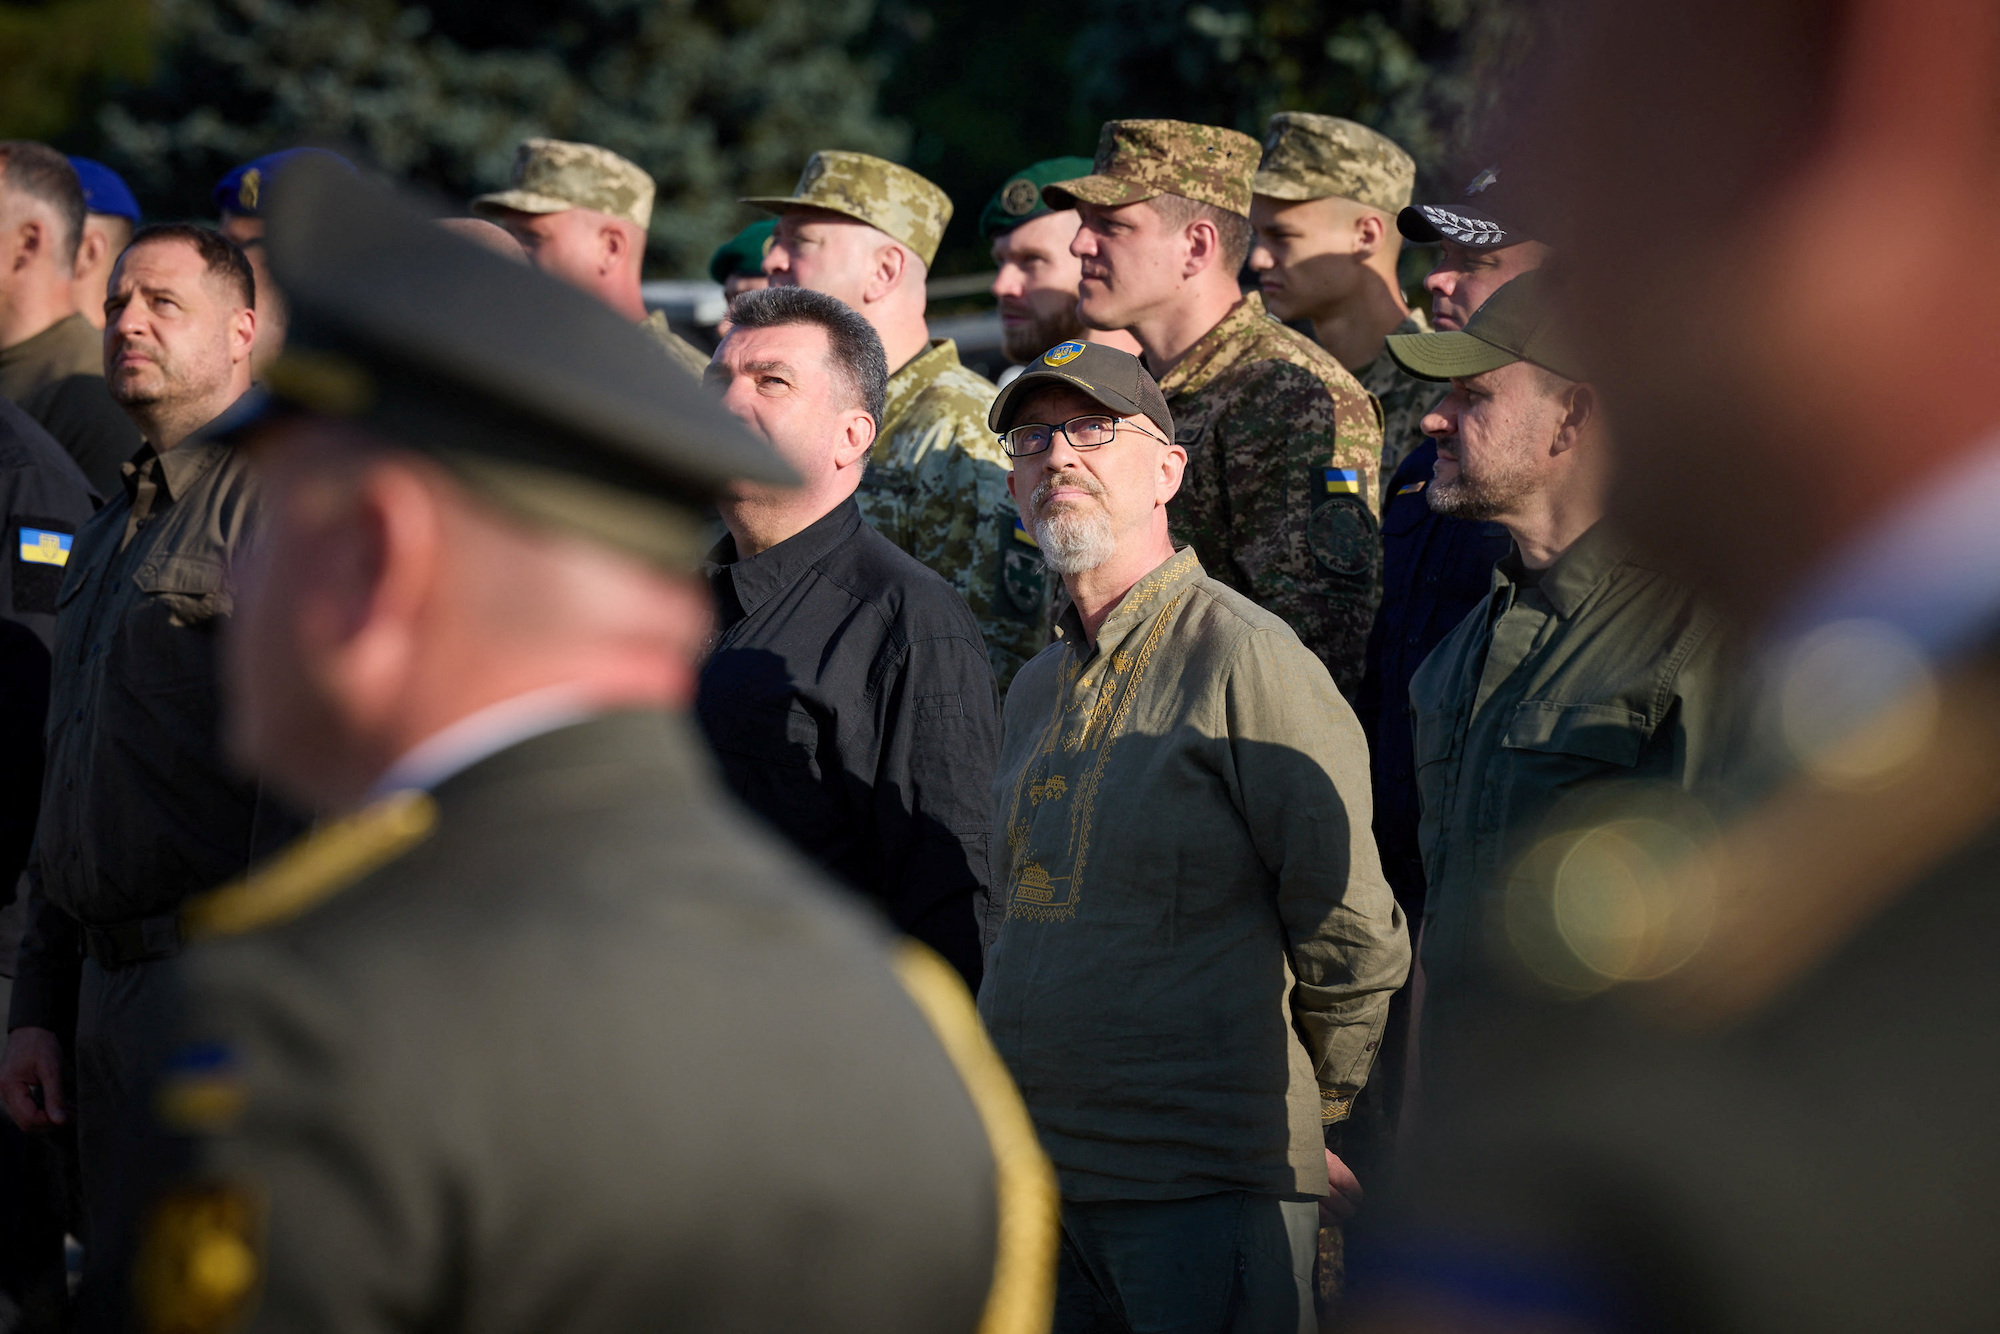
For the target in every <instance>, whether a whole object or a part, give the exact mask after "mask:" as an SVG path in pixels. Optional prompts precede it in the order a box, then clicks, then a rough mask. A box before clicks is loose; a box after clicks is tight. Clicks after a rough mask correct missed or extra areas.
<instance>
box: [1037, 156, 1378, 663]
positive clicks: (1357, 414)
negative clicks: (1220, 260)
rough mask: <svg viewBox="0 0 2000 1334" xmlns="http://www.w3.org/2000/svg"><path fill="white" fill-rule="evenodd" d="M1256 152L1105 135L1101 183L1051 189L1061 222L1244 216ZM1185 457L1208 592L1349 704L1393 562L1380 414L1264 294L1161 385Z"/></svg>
mask: <svg viewBox="0 0 2000 1334" xmlns="http://www.w3.org/2000/svg"><path fill="white" fill-rule="evenodd" d="M1259 151H1260V150H1259V148H1258V144H1257V141H1256V140H1255V139H1252V138H1251V137H1250V136H1249V135H1247V134H1239V133H1238V132H1237V131H1235V130H1225V129H1220V128H1218V127H1216V126H1213V125H1188V124H1184V123H1182V122H1180V121H1171V120H1123V121H1111V122H1110V123H1108V124H1106V125H1105V127H1104V129H1103V132H1102V134H1101V135H1100V136H1099V138H1098V143H1097V160H1096V164H1095V170H1094V171H1093V172H1092V174H1091V175H1089V176H1084V177H1080V178H1078V179H1076V180H1070V181H1059V182H1057V183H1055V184H1053V185H1048V186H1044V187H1043V189H1042V196H1043V198H1045V199H1046V200H1048V202H1049V203H1050V204H1051V205H1053V206H1054V207H1057V208H1069V207H1072V206H1073V202H1074V201H1075V200H1077V199H1082V200H1085V201H1087V202H1089V203H1093V204H1099V205H1102V206H1105V207H1117V206H1119V205H1121V204H1131V203H1137V202H1138V201H1140V200H1142V199H1151V198H1153V197H1154V196H1156V195H1161V194H1176V195H1180V196H1182V197H1183V198H1186V199H1194V200H1198V201H1200V202H1201V203H1205V204H1210V205H1213V206H1215V207H1217V208H1222V209H1227V210H1229V211H1230V212H1233V213H1238V214H1243V215H1245V216H1247V215H1248V214H1249V212H1250V194H1251V189H1250V186H1251V177H1252V175H1253V173H1254V172H1255V170H1256V168H1257V162H1258V156H1259ZM1159 379H1160V389H1161V390H1162V391H1163V392H1164V393H1165V394H1166V396H1167V406H1168V408H1169V409H1171V410H1172V412H1173V417H1174V426H1175V430H1174V438H1175V441H1176V442H1177V443H1179V444H1180V445H1181V446H1182V447H1183V448H1185V449H1186V450H1187V453H1188V463H1187V473H1186V475H1185V476H1184V477H1183V478H1182V480H1181V489H1180V493H1179V494H1178V495H1176V496H1175V497H1174V499H1173V501H1172V503H1170V504H1169V505H1168V506H1167V517H1168V519H1169V521H1170V522H1171V524H1172V527H1173V535H1174V540H1175V542H1176V543H1186V544H1188V545H1190V546H1192V547H1193V548H1194V549H1195V554H1196V555H1197V556H1198V557H1200V559H1201V563H1202V566H1203V568H1204V569H1206V570H1207V571H1208V572H1209V575H1210V577H1212V578H1215V579H1218V580H1220V581H1221V582H1223V583H1225V584H1227V585H1229V587H1231V588H1233V589H1235V590H1236V591H1237V592H1239V593H1241V594H1243V595H1244V596H1246V597H1248V598H1250V599H1251V600H1252V601H1253V602H1255V603H1257V605H1258V606H1260V607H1263V608H1265V609H1266V610H1268V611H1271V612H1274V613H1276V614H1277V615H1278V616H1281V617H1283V618H1284V619H1285V621H1286V622H1288V623H1289V624H1290V625H1291V627H1292V629H1293V631H1294V632H1296V633H1297V635H1298V637H1299V638H1300V639H1301V640H1303V641H1304V642H1305V645H1306V647H1307V648H1309V649H1311V650H1312V651H1313V652H1314V653H1315V654H1317V655H1318V656H1319V659H1320V661H1322V662H1324V663H1325V664H1326V667H1327V670H1328V671H1329V672H1331V673H1332V674H1333V679H1334V681H1335V682H1336V683H1337V684H1338V685H1339V686H1340V688H1341V690H1342V691H1343V692H1345V693H1347V694H1349V695H1351V694H1352V693H1353V691H1354V689H1355V688H1356V687H1357V686H1359V685H1360V683H1361V669H1362V663H1363V657H1364V650H1365V649H1366V647H1367V640H1368V626H1369V623H1370V621H1371V620H1372V619H1373V618H1374V614H1375V591H1376V581H1377V576H1378V574H1379V572H1380V569H1381V563H1382V549H1381V544H1380V543H1379V542H1378V541H1377V540H1376V534H1377V531H1378V529H1377V523H1376V514H1377V511H1378V506H1379V502H1378V500H1377V498H1376V494H1377V482H1376V468H1377V467H1378V466H1379V465H1378V462H1377V460H1378V458H1379V456H1380V454H1381V451H1382V414H1381V409H1380V408H1379V407H1378V406H1377V405H1376V403H1375V401H1374V400H1373V399H1372V398H1370V397H1369V396H1368V391H1367V390H1365V389H1363V388H1362V387H1361V385H1360V384H1359V383H1358V382H1357V381H1356V380H1355V378H1354V377H1353V376H1352V375H1350V374H1348V372H1347V370H1346V369H1345V368H1344V367H1342V366H1341V364H1340V363H1339V362H1338V361H1335V360H1334V359H1333V357H1332V356H1331V355H1330V354H1328V353H1327V352H1326V350H1325V349H1324V348H1322V347H1320V346H1319V344H1317V343H1315V342H1313V341H1312V340H1311V339H1310V338H1307V337H1306V336H1305V335H1304V334H1300V333H1296V332H1294V331H1293V330H1291V329H1288V328H1286V327H1285V326H1284V325H1282V324H1280V323H1278V322H1277V321H1276V320H1274V319H1272V318H1271V317H1270V316H1269V315H1268V314H1266V313H1265V310H1264V298H1263V297H1262V296H1261V295H1259V294H1257V293H1255V292H1253V293H1251V294H1250V295H1248V296H1246V297H1244V298H1243V299H1242V300H1241V301H1240V302H1238V303H1237V304H1236V306H1235V308H1234V309H1232V310H1231V311H1230V312H1229V314H1227V315H1225V316H1224V317H1223V318H1222V321H1221V323H1219V324H1217V325H1216V326H1215V327H1214V328H1213V329H1210V330H1209V331H1208V332H1207V333H1206V334H1204V335H1202V337H1201V339H1200V341H1199V342H1197V343H1196V344H1195V345H1194V346H1193V347H1192V348H1190V349H1188V351H1187V353H1186V355H1184V356H1183V357H1182V358H1181V359H1180V361H1179V362H1178V363H1176V364H1175V365H1174V366H1173V368H1172V369H1170V370H1168V371H1167V372H1166V374H1164V375H1162V376H1160V377H1159Z"/></svg>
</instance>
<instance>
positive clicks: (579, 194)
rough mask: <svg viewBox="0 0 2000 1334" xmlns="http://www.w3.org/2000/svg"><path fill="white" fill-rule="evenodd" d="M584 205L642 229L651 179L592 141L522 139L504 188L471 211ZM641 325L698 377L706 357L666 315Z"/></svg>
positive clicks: (648, 221) (647, 222) (646, 225)
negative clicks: (682, 334)
mask: <svg viewBox="0 0 2000 1334" xmlns="http://www.w3.org/2000/svg"><path fill="white" fill-rule="evenodd" d="M573 208H587V209H589V210H590V211H591V212H593V213H602V214H605V215H606V216H607V217H613V218H618V219H621V220H623V221H625V222H629V223H633V224H634V225H636V226H637V227H638V228H639V230H640V231H641V232H644V231H647V230H648V229H650V228H651V226H652V223H653V178H652V177H651V176H648V175H647V174H646V172H645V170H644V169H643V168H641V167H640V166H639V165H638V164H637V163H635V162H628V161H626V160H625V159H624V158H622V157H620V156H618V154H616V153H614V152H612V151H611V150H610V149H608V148H599V147H598V146H597V145H596V144H573V143H569V142H567V141H565V140H562V139H523V140H522V141H521V144H520V146H519V147H518V148H516V149H515V150H514V169H513V171H512V173H511V174H510V176H509V185H508V188H507V189H505V190H496V191H494V192H493V193H491V194H484V195H480V196H479V197H478V198H477V199H475V200H473V201H472V211H473V212H474V213H477V214H479V215H481V216H482V217H490V216H492V215H493V214H494V213H497V212H502V211H512V212H515V213H567V212H568V211H569V210H570V209H573ZM639 328H640V329H641V330H643V331H644V332H645V333H646V334H647V336H648V337H650V338H652V340H653V341H654V342H656V343H658V344H659V345H660V347H661V348H662V349H663V350H664V351H665V352H666V354H667V356H668V358H669V359H670V360H671V361H672V362H673V363H674V364H675V365H676V366H679V367H681V368H682V369H683V370H686V371H688V372H690V373H692V374H693V375H695V376H696V377H699V376H700V375H701V374H702V372H703V371H705V370H707V369H708V357H707V355H706V354H704V353H703V352H702V351H701V350H700V349H699V348H697V347H695V345H694V344H692V343H690V342H688V341H687V340H686V339H685V338H682V337H681V336H680V335H679V334H677V333H675V332H674V331H673V330H672V329H670V328H668V327H667V317H666V316H665V315H663V314H661V313H660V312H659V311H654V312H653V313H652V314H650V315H648V316H647V317H646V318H645V319H643V320H641V321H640V322H639Z"/></svg>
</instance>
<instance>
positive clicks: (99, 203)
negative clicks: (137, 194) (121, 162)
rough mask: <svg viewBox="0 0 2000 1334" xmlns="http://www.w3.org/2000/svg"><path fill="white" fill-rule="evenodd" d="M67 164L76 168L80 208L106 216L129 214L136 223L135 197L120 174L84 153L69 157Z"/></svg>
mask: <svg viewBox="0 0 2000 1334" xmlns="http://www.w3.org/2000/svg"><path fill="white" fill-rule="evenodd" d="M69 165H70V166H72V167H75V168H76V178H77V180H79V181H81V182H82V183H83V206H84V208H86V209H88V210H89V211H90V212H92V213H102V214H104V215H105V216H106V217H111V218H129V219H131V221H132V223H133V225H134V226H137V225H138V222H139V201H138V200H137V199H135V198H133V197H132V189H131V187H130V186H128V185H126V184H125V181H124V178H123V177H121V176H120V175H119V174H118V173H117V172H115V171H113V170H111V168H109V167H107V166H105V165H104V164H103V163H102V162H97V161H93V160H92V159H90V158H87V157H73V158H71V159H70V160H69Z"/></svg>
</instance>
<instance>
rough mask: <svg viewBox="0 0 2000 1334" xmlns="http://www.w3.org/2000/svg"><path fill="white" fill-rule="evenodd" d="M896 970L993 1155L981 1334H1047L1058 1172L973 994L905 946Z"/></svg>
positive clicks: (930, 957)
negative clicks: (992, 1214) (991, 1243)
mask: <svg viewBox="0 0 2000 1334" xmlns="http://www.w3.org/2000/svg"><path fill="white" fill-rule="evenodd" d="M895 968H896V977H897V979H898V980H899V981H901V982H902V984H903V990H905V991H907V992H908V993H909V994H910V999H911V1000H913V1001H915V1002H916V1006H917V1009H918V1010H920V1011H921V1012H922V1013H923V1016H924V1019H925V1021H926V1022H927V1023H929V1024H930V1027H931V1031H932V1032H933V1033H935V1034H937V1038H938V1041H939V1042H940V1043H941V1044H943V1046H944V1049H945V1054H946V1055H947V1056H949V1057H950V1058H951V1063H952V1065H953V1066H955V1067H956V1068H957V1070H958V1077H959V1079H960V1080H962V1081H963V1082H964V1084H965V1090H966V1092H967V1093H968V1094H970V1095H971V1097H972V1103H973V1106H974V1107H976V1108H977V1109H978V1111H979V1119H980V1121H981V1122H982V1123H983V1124H984V1125H985V1127H986V1139H987V1142H988V1143H989V1144H990V1145H991V1146H992V1149H993V1174H994V1195H995V1197H996V1198H997V1199H998V1201H999V1206H1000V1226H999V1228H998V1231H997V1234H996V1245H995V1250H994V1256H993V1284H992V1286H991V1287H990V1288H988V1289H987V1292H986V1309H985V1310H984V1311H983V1312H982V1313H981V1314H980V1317H979V1334H1047V1331H1048V1329H1049V1325H1050V1322H1051V1320H1052V1318H1053V1316H1054V1311H1055V1284H1056V1238H1057V1235H1058V1234H1057V1230H1056V1229H1057V1227H1058V1226H1059V1224H1058V1222H1057V1193H1056V1173H1055V1169H1054V1168H1053V1167H1051V1166H1050V1165H1049V1160H1048V1157H1047V1156H1046V1155H1045V1154H1043V1152H1042V1145H1041V1141H1040V1140H1038V1139H1037V1138H1036V1137H1035V1126H1034V1123H1033V1122H1032V1121H1030V1120H1029V1119H1028V1108H1027V1105H1026V1104H1024V1103H1023V1102H1022V1101H1021V1095H1020V1093H1019V1091H1018V1090H1016V1089H1015V1087H1014V1080H1013V1077H1012V1076H1010V1075H1009V1074H1008V1073H1007V1067H1006V1066H1005V1065H1004V1064H1002V1063H1001V1060H1000V1054H999V1053H998V1052H996V1051H994V1050H993V1044H992V1043H991V1042H990V1041H989V1040H988V1039H987V1037H986V1030H985V1028H984V1027H983V1026H981V1024H980V1022H979V1011H978V1010H977V1009H975V1008H974V1007H973V1004H972V995H971V993H970V992H968V991H966V989H965V984H964V983H963V982H961V981H959V978H958V974H957V973H955V972H953V971H952V968H951V965H950V964H948V963H946V962H945V961H944V960H943V959H940V958H939V957H938V956H937V955H936V954H934V953H932V952H931V951H930V950H929V949H928V948H926V947H925V946H923V945H920V944H918V943H917V942H915V941H913V940H906V941H904V942H903V943H902V946H901V947H900V948H899V949H898V950H897V951H896V957H895Z"/></svg>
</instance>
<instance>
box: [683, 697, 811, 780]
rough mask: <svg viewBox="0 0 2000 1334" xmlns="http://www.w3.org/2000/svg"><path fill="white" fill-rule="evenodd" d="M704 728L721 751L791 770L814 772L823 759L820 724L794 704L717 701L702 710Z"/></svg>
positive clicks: (794, 702)
mask: <svg viewBox="0 0 2000 1334" xmlns="http://www.w3.org/2000/svg"><path fill="white" fill-rule="evenodd" d="M701 720H702V726H703V727H704V729H705V730H706V731H707V732H708V738H709V743H710V744H711V745H713V746H714V747H715V748H716V749H717V750H720V751H726V752H728V753H730V754H733V755H742V756H745V757H747V758H749V759H753V760H761V761H763V762H765V763H767V764H775V765H779V766H781V767H783V768H787V769H810V768H812V767H813V762H814V760H815V759H816V758H817V757H818V755H819V720H818V719H816V718H814V717H813V716H812V714H811V713H809V712H807V711H806V708H805V706H804V705H802V704H799V703H798V702H797V701H793V702H792V703H790V704H789V705H787V704H778V703H773V702H770V701H760V702H757V703H751V702H749V701H745V700H733V699H717V700H714V701H711V702H707V703H705V704H704V705H703V707H702V710H701Z"/></svg>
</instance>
